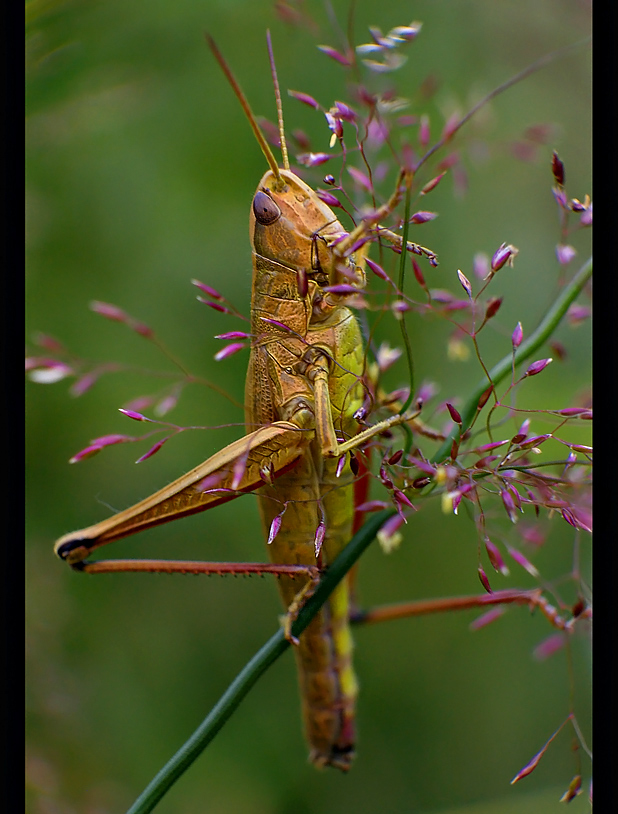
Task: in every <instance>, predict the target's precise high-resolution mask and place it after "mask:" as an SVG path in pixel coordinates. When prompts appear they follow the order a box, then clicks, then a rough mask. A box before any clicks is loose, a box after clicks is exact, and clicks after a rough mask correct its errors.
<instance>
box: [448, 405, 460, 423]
mask: <svg viewBox="0 0 618 814" xmlns="http://www.w3.org/2000/svg"><path fill="white" fill-rule="evenodd" d="M446 409H447V410H448V411H449V414H450V416H451V418H452V419H453V421H454V422H455V424H461V416H460V414H459V412H458V411H457V410H456V409H455V407H453V405H452V404H450V403H449V402H448V401H447V402H446Z"/></svg>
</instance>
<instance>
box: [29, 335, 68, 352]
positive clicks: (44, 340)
mask: <svg viewBox="0 0 618 814" xmlns="http://www.w3.org/2000/svg"><path fill="white" fill-rule="evenodd" d="M32 341H33V342H34V344H35V345H38V346H39V348H44V349H45V350H48V351H51V352H52V353H63V352H64V350H65V347H64V345H63V344H62V342H61V341H60V340H59V339H56V337H55V336H51V335H50V334H44V333H40V332H39V331H37V333H35V334H34V336H33V337H32Z"/></svg>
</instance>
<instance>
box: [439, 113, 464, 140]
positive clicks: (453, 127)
mask: <svg viewBox="0 0 618 814" xmlns="http://www.w3.org/2000/svg"><path fill="white" fill-rule="evenodd" d="M460 121H461V117H460V115H459V113H458V112H457V111H455V113H452V114H451V115H450V116H449V118H448V119H447V121H446V124H445V125H444V129H443V130H442V140H443V141H448V140H449V139H450V138H451V136H452V135H453V134H454V133H455V132H456V131H457V130H458V128H459V124H460Z"/></svg>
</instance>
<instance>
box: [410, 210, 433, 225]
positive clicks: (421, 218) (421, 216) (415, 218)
mask: <svg viewBox="0 0 618 814" xmlns="http://www.w3.org/2000/svg"><path fill="white" fill-rule="evenodd" d="M437 217H438V213H437V212H415V213H414V214H413V215H412V217H411V218H410V223H427V221H430V220H435V218H437Z"/></svg>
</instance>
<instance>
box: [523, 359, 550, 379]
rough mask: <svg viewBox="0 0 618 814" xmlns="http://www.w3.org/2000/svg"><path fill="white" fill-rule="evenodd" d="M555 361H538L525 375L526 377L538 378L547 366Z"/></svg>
mask: <svg viewBox="0 0 618 814" xmlns="http://www.w3.org/2000/svg"><path fill="white" fill-rule="evenodd" d="M551 361H553V360H552V359H551V358H550V359H538V360H537V361H536V362H533V363H532V364H531V365H530V367H529V368H528V369H527V370H526V372H525V373H524V376H536V375H537V374H538V373H540V372H541V371H542V370H545V368H546V367H547V365H548V364H549V363H550V362H551Z"/></svg>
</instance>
